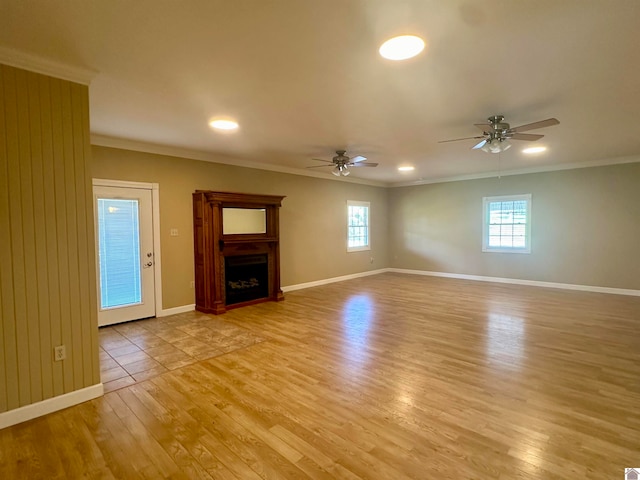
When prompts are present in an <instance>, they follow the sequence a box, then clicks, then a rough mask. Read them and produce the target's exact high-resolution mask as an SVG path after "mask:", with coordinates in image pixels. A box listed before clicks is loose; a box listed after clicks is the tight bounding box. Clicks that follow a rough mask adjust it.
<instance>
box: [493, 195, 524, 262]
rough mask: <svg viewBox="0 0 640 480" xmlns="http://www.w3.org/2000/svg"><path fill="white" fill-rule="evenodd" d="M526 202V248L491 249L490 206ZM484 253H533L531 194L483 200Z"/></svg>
mask: <svg viewBox="0 0 640 480" xmlns="http://www.w3.org/2000/svg"><path fill="white" fill-rule="evenodd" d="M516 200H526V202H527V223H526V224H525V229H526V235H525V246H524V247H490V246H489V204H490V203H492V202H510V201H516ZM482 251H483V252H487V253H531V194H530V193H527V194H522V195H501V196H498V197H483V198H482Z"/></svg>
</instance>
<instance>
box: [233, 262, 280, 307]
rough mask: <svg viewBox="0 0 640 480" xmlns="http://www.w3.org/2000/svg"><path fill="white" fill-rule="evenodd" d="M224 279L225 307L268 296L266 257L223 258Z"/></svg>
mask: <svg viewBox="0 0 640 480" xmlns="http://www.w3.org/2000/svg"><path fill="white" fill-rule="evenodd" d="M224 277H225V294H226V304H227V305H233V304H235V303H241V302H250V301H252V300H258V299H260V298H267V297H268V296H269V264H268V257H267V255H242V256H233V257H225V258H224Z"/></svg>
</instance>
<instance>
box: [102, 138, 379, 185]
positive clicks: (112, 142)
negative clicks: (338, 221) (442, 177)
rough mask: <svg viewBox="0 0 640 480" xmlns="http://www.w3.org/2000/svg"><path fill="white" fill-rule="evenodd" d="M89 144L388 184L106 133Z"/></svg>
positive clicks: (362, 183) (364, 183)
mask: <svg viewBox="0 0 640 480" xmlns="http://www.w3.org/2000/svg"><path fill="white" fill-rule="evenodd" d="M91 145H96V146H99V147H109V148H119V149H122V150H132V151H135V152H144V153H153V154H157V155H166V156H169V157H178V158H188V159H190V160H201V161H204V162H211V163H221V164H224V165H233V166H236V167H244V168H254V169H257V170H266V171H270V172H278V173H288V174H290V175H300V176H303V177H314V178H322V179H324V180H334V181H339V182H348V183H358V184H361V185H369V186H372V187H388V184H386V183H383V182H376V181H373V180H366V179H362V178H351V177H336V176H335V175H331V174H323V173H318V172H314V171H311V170H304V169H298V168H291V167H283V166H280V165H273V164H270V163H260V162H252V161H249V160H242V159H239V158H233V157H228V156H224V155H222V154H214V153H210V152H202V151H199V150H189V149H187V148H182V147H172V146H169V145H160V144H157V143H148V142H140V141H137V140H128V139H125V138H118V137H110V136H106V135H99V134H95V133H92V134H91Z"/></svg>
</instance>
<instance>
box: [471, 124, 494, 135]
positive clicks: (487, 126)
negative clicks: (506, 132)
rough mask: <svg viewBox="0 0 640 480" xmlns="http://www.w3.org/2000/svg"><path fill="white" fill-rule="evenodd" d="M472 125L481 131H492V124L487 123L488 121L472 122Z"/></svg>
mask: <svg viewBox="0 0 640 480" xmlns="http://www.w3.org/2000/svg"><path fill="white" fill-rule="evenodd" d="M473 126H474V127H478V128H479V129H480V130H482V131H483V132H486V133H491V132H493V131H494V130H493V125H491V124H489V123H474V124H473Z"/></svg>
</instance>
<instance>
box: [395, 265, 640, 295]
mask: <svg viewBox="0 0 640 480" xmlns="http://www.w3.org/2000/svg"><path fill="white" fill-rule="evenodd" d="M386 271H388V272H394V273H408V274H411V275H428V276H431V277H445V278H459V279H462V280H475V281H479V282H494V283H510V284H513V285H528V286H532V287H545V288H560V289H564V290H581V291H583V292H595V293H609V294H613V295H631V296H634V297H640V290H630V289H626V288H611V287H596V286H592V285H574V284H571V283H555V282H541V281H538V280H521V279H518V278H502V277H485V276H482V275H465V274H463V273H444V272H429V271H426V270H410V269H406V268H387V269H386Z"/></svg>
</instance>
